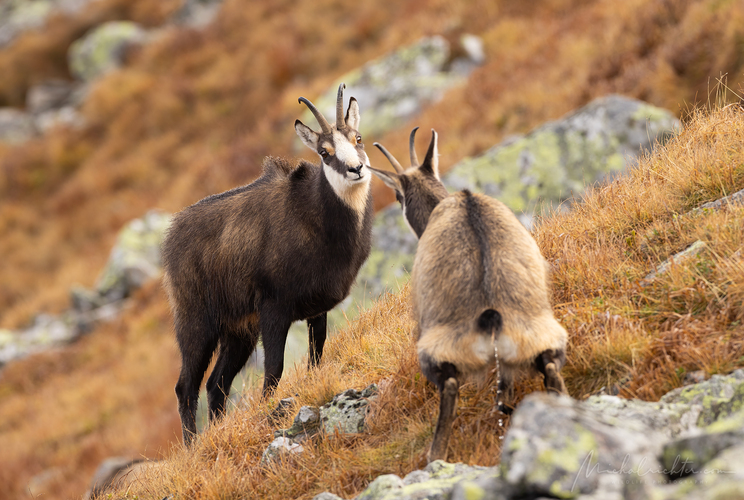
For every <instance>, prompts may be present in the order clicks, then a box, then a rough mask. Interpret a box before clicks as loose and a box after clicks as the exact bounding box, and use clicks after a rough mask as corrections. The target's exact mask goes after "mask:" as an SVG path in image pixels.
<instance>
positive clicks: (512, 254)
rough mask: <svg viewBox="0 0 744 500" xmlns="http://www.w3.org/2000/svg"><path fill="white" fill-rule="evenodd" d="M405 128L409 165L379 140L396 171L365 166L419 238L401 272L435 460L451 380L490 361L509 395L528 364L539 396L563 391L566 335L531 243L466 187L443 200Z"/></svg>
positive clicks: (497, 206)
mask: <svg viewBox="0 0 744 500" xmlns="http://www.w3.org/2000/svg"><path fill="white" fill-rule="evenodd" d="M415 133H416V129H414V130H413V132H411V137H410V150H411V163H412V166H411V168H409V169H407V170H405V171H404V170H403V168H402V167H401V166H400V163H398V161H397V160H396V159H395V158H394V157H393V156H392V155H391V154H390V153H388V152H387V150H385V148H383V147H382V146H380V145H379V144H377V143H375V146H377V147H378V148H380V150H381V151H382V152H383V153H384V154H385V156H386V157H387V158H388V159H389V160H390V162H391V163H392V165H393V167H394V168H395V170H396V172H394V173H393V172H385V171H381V170H376V169H372V171H373V172H374V173H375V174H376V175H377V176H378V177H380V178H381V179H382V180H383V181H384V182H385V183H386V184H387V185H388V186H390V187H391V188H393V189H394V190H395V193H396V197H397V198H398V200H399V201H400V202H401V205H402V206H403V213H404V215H405V217H406V219H407V221H408V223H409V224H410V226H411V228H412V229H413V231H414V232H415V233H416V234H417V235H418V236H419V245H418V250H417V251H416V257H415V259H414V264H413V272H412V274H411V295H412V300H413V314H414V318H415V319H416V321H417V331H416V337H417V339H418V343H417V350H418V356H419V363H420V365H421V371H422V372H423V373H424V375H425V376H426V378H427V379H429V380H430V381H431V382H432V383H434V384H435V385H436V386H437V388H438V389H439V396H440V407H439V417H438V419H437V426H436V430H435V431H434V439H433V442H432V445H431V448H430V450H429V453H428V455H427V458H428V460H429V461H430V462H431V461H433V460H437V459H444V458H446V455H447V445H448V443H449V438H450V434H451V432H452V422H453V420H454V418H455V413H456V411H457V398H458V392H459V385H460V382H461V381H462V380H463V378H464V377H466V376H468V375H470V374H476V373H484V372H485V371H486V369H487V368H488V367H489V366H491V365H492V364H493V362H494V361H495V356H494V354H495V353H494V348H497V349H498V356H499V361H500V368H501V370H500V371H501V380H500V383H499V389H501V390H502V392H504V393H505V396H506V397H507V398H508V399H510V398H511V397H512V394H511V393H512V381H513V376H514V372H515V371H516V370H518V369H520V368H523V367H528V368H533V369H536V370H538V371H539V372H540V373H542V374H543V376H544V377H545V388H546V389H547V390H548V391H553V392H558V393H566V387H565V385H564V383H563V377H561V374H560V369H561V367H562V366H563V364H564V362H565V354H564V353H565V348H566V342H567V334H566V330H565V329H564V328H563V327H562V326H561V325H560V324H559V323H558V322H557V321H556V320H555V318H554V317H553V310H552V308H551V306H550V288H549V284H548V264H547V262H546V261H545V259H544V258H543V256H542V255H541V254H540V249H539V248H538V247H537V244H536V243H535V240H534V239H533V238H532V236H531V235H530V233H529V232H528V231H527V229H525V228H524V226H522V224H520V222H519V221H518V220H517V218H516V217H515V216H514V213H513V212H512V211H511V210H510V209H509V208H508V207H506V205H504V204H503V203H501V202H500V201H497V200H494V199H493V198H490V197H488V196H485V195H482V194H472V193H471V192H470V191H468V190H464V191H460V192H458V193H454V194H452V195H449V194H448V193H447V190H446V189H445V187H444V185H443V184H442V182H441V181H440V180H439V172H438V164H439V162H438V158H437V134H436V132H434V131H433V130H432V139H431V143H430V144H429V150H428V152H427V153H426V158H425V159H424V162H423V163H422V164H421V165H420V166H419V165H418V160H417V158H416V153H415V151H414V148H413V142H414V137H415Z"/></svg>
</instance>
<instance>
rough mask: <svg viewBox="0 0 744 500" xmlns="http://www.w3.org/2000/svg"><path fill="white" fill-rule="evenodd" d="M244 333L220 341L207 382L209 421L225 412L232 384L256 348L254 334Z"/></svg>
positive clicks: (226, 336) (224, 337)
mask: <svg viewBox="0 0 744 500" xmlns="http://www.w3.org/2000/svg"><path fill="white" fill-rule="evenodd" d="M241 333H242V332H241ZM244 333H246V334H245V335H241V334H238V335H229V334H228V335H225V336H223V338H221V339H220V354H219V356H218V357H217V363H216V364H215V366H214V370H212V375H210V376H209V380H207V397H208V400H209V420H214V419H216V418H217V417H219V416H221V415H222V414H223V413H224V412H225V400H226V399H227V397H228V396H229V395H230V387H231V386H232V382H233V380H234V379H235V376H236V375H237V374H238V372H240V370H241V369H242V368H243V366H245V363H246V361H248V358H249V357H250V355H251V353H252V352H253V349H255V348H256V342H257V340H258V338H257V337H256V336H255V333H254V332H244Z"/></svg>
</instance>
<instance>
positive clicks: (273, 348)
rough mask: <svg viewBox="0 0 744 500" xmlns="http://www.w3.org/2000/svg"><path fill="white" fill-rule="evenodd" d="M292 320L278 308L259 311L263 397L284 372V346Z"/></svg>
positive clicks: (274, 385) (273, 387)
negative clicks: (263, 355)
mask: <svg viewBox="0 0 744 500" xmlns="http://www.w3.org/2000/svg"><path fill="white" fill-rule="evenodd" d="M291 324H292V322H291V321H290V320H289V319H288V318H287V317H286V316H285V315H284V314H282V311H280V310H279V309H278V308H275V307H271V308H270V307H264V308H262V310H261V312H260V313H259V329H260V330H261V340H262V341H263V346H264V353H265V355H266V357H265V359H264V385H263V395H264V397H266V396H268V395H270V394H272V393H273V392H274V389H275V388H276V386H277V384H278V383H279V380H280V379H281V378H282V372H284V346H285V344H286V343H287V331H288V330H289V327H290V325H291Z"/></svg>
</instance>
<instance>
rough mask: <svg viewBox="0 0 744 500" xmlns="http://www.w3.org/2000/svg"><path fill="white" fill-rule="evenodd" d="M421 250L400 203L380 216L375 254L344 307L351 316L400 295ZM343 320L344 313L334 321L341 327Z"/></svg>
mask: <svg viewBox="0 0 744 500" xmlns="http://www.w3.org/2000/svg"><path fill="white" fill-rule="evenodd" d="M417 247H418V238H416V235H415V234H413V232H411V230H410V229H409V228H408V225H407V224H406V223H405V221H404V220H403V214H402V213H401V210H400V205H399V204H398V203H395V204H394V205H390V206H389V207H387V208H384V209H382V210H381V211H380V212H378V214H377V215H376V216H375V219H374V222H373V226H372V250H371V251H370V254H369V257H368V258H367V261H366V262H365V263H364V265H363V266H362V268H361V269H360V270H359V274H358V275H357V280H356V284H355V286H354V287H353V288H352V289H351V293H350V294H349V298H348V299H347V301H346V302H345V303H344V304H342V306H341V307H342V308H344V309H346V314H347V316H348V317H350V318H352V317H354V315H355V314H354V313H355V312H356V311H355V310H354V307H355V306H358V307H360V308H366V307H369V306H370V305H371V304H372V302H373V301H375V300H377V298H379V297H380V295H382V294H383V293H384V292H397V291H398V287H399V285H403V284H405V283H406V282H407V281H408V275H409V273H410V272H411V269H413V257H414V255H416V248H417ZM347 304H349V305H352V307H348V306H347ZM345 306H347V307H345ZM339 316H341V317H342V315H341V313H340V312H339V313H334V314H333V315H332V316H331V317H332V318H333V319H334V320H335V321H336V322H337V323H338V321H339V319H341V318H339Z"/></svg>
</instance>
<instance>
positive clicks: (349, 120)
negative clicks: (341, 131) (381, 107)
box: [345, 97, 361, 130]
mask: <svg viewBox="0 0 744 500" xmlns="http://www.w3.org/2000/svg"><path fill="white" fill-rule="evenodd" d="M360 118H361V117H360V115H359V103H358V102H357V100H356V99H354V98H353V97H352V98H351V99H349V109H347V110H346V120H345V122H346V126H347V127H351V128H353V129H354V130H359V121H360Z"/></svg>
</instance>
